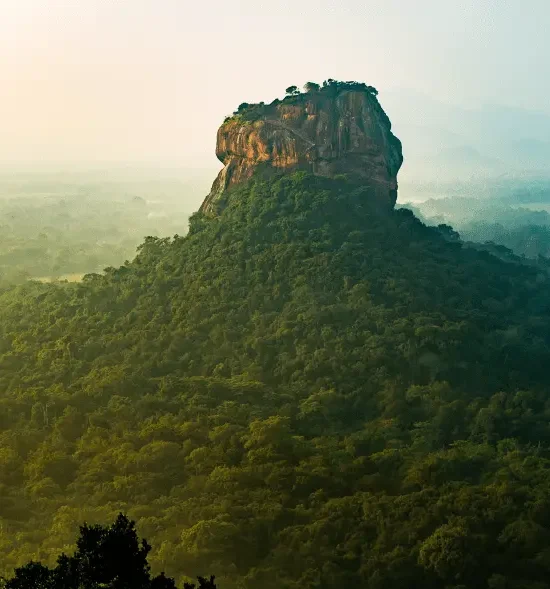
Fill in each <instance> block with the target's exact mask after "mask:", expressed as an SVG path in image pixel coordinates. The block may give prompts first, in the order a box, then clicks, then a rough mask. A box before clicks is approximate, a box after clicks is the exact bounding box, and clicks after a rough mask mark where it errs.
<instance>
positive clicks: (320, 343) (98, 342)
mask: <svg viewBox="0 0 550 589" xmlns="http://www.w3.org/2000/svg"><path fill="white" fill-rule="evenodd" d="M366 190H367V189H365V188H361V187H357V186H356V185H354V184H350V183H348V182H346V181H345V180H344V179H328V178H320V177H315V176H311V175H308V174H306V173H303V172H299V173H295V174H293V175H288V176H283V177H280V178H278V179H277V178H276V179H273V180H271V181H260V180H255V179H253V180H252V181H250V182H249V183H247V184H246V185H243V186H240V187H238V188H235V189H234V190H233V192H232V193H231V198H230V199H228V205H227V207H226V208H225V209H224V210H223V211H222V212H221V213H220V215H219V216H217V217H213V218H211V217H205V216H204V215H202V214H200V213H199V214H196V215H195V216H194V217H192V218H191V223H190V231H189V234H188V235H187V236H185V237H175V238H174V239H157V238H149V239H147V240H146V241H145V242H144V243H143V245H142V246H141V248H140V251H139V254H138V256H137V258H136V259H135V260H134V261H133V262H131V263H128V264H126V265H124V266H122V267H121V268H118V269H114V268H111V269H109V270H108V271H107V272H106V274H105V275H104V276H100V275H89V276H87V277H86V278H85V279H84V280H83V282H82V283H80V284H73V285H70V284H69V285H44V284H37V283H31V284H28V285H23V286H18V287H14V288H11V289H5V290H4V291H2V293H1V295H0V391H1V393H0V522H1V524H2V525H1V526H0V561H1V562H2V565H3V566H4V567H5V569H9V568H10V567H12V566H14V565H15V564H21V563H23V562H26V561H27V560H29V558H31V557H34V558H39V559H42V560H44V561H48V560H51V559H52V558H53V556H54V555H57V553H58V552H59V550H60V549H63V548H64V547H66V546H68V545H69V543H70V542H71V539H72V538H73V537H74V535H75V529H76V526H77V524H78V523H80V522H81V521H107V520H109V519H112V518H113V517H114V516H115V515H116V514H117V513H118V512H119V511H123V512H126V513H128V515H129V516H130V517H131V518H133V519H135V520H136V521H137V525H138V529H139V530H140V533H142V534H143V535H144V536H145V537H147V538H148V540H149V541H150V542H151V544H152V545H153V546H155V550H154V552H153V553H152V554H151V559H150V560H151V563H152V564H153V567H154V569H155V570H165V571H166V572H167V574H170V575H176V576H178V577H180V578H185V577H190V576H193V575H195V574H196V573H200V572H204V573H209V574H210V573H213V574H216V576H217V578H219V581H220V586H221V587H223V588H224V589H237V588H239V589H242V588H249V589H256V588H257V587H262V588H265V589H275V588H276V589H282V588H289V589H290V588H292V589H298V588H302V587H312V588H313V587H316V588H319V589H320V588H324V589H333V588H334V589H336V588H338V587H342V586H346V585H349V586H358V587H369V588H371V587H372V588H375V587H376V588H388V589H390V588H391V589H396V588H403V589H404V588H406V587H407V588H408V587H411V586H423V587H459V586H467V587H469V588H477V587H480V588H481V587H484V588H485V587H517V588H519V587H527V586H529V587H544V586H546V585H545V583H546V580H547V578H548V574H549V572H550V499H549V497H550V494H549V491H550V448H549V444H550V425H549V423H550V419H549V417H550V403H549V396H548V393H549V381H548V375H547V366H548V362H549V360H550V347H549V344H550V315H549V305H550V298H549V294H550V290H549V278H548V269H549V268H548V266H545V265H543V263H542V262H541V263H539V264H533V265H526V264H523V263H521V261H520V260H519V259H518V260H512V261H509V262H504V261H502V260H499V259H498V258H496V257H493V256H491V255H490V254H488V253H485V252H479V251H476V250H474V249H469V248H464V247H463V246H462V245H461V244H460V243H457V242H453V241H452V240H448V239H445V237H444V236H443V235H442V234H441V233H440V232H439V231H438V230H437V229H434V228H428V227H426V226H424V225H423V224H422V223H420V222H419V221H418V220H417V219H416V218H415V217H414V216H413V215H412V213H411V212H410V211H406V210H396V211H392V212H390V213H388V212H386V213H381V212H377V211H376V210H374V209H372V208H371V207H370V206H369V205H368V202H369V195H368V194H367V193H366V192H365V191H366Z"/></svg>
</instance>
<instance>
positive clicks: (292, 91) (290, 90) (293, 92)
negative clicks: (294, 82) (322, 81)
mask: <svg viewBox="0 0 550 589" xmlns="http://www.w3.org/2000/svg"><path fill="white" fill-rule="evenodd" d="M285 92H286V93H287V94H288V96H296V95H297V94H300V90H298V86H289V87H288V88H287V89H286V90H285Z"/></svg>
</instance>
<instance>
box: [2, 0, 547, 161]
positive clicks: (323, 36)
mask: <svg viewBox="0 0 550 589" xmlns="http://www.w3.org/2000/svg"><path fill="white" fill-rule="evenodd" d="M549 19H550V4H548V2H546V0H528V1H527V2H525V1H520V0H481V1H480V0H475V1H473V0H467V1H462V2H455V1H454V0H443V1H441V0H417V1H416V2H409V1H405V0H339V1H338V2H336V1H333V0H293V1H288V0H282V1H280V2H265V1H262V0H235V1H233V2H226V1H225V0H204V1H202V2H191V1H189V0H131V1H130V0H74V1H58V0H17V2H15V1H8V2H4V3H3V6H2V13H1V18H0V60H1V61H0V71H1V72H2V81H1V83H2V99H1V106H2V108H1V110H0V113H1V114H0V128H1V133H2V141H1V144H0V160H1V161H2V164H3V165H11V164H23V165H27V164H30V165H39V164H48V163H50V162H53V163H61V162H64V163H84V164H93V163H104V162H107V163H108V162H113V163H114V162H144V163H148V164H151V165H175V166H182V167H193V166H198V167H215V166H216V165H217V162H216V159H215V156H214V145H215V131H216V128H217V126H218V125H219V123H220V121H221V120H222V119H223V117H224V116H225V115H226V114H228V113H230V112H231V111H232V110H233V109H234V108H235V107H236V106H237V105H238V104H239V103H240V102H242V101H245V100H246V101H259V100H266V101H267V100H271V99H273V98H275V97H277V96H279V97H280V96H282V95H283V94H284V89H285V88H286V87H287V86H288V85H290V84H298V85H302V84H303V83H304V82H306V81H308V80H314V81H322V80H323V79H326V78H328V77H333V78H337V79H345V80H347V79H357V80H364V81H367V82H368V83H370V84H373V85H375V86H376V87H377V88H378V89H379V90H380V98H381V102H382V104H384V94H385V93H387V94H388V101H387V110H388V113H389V115H390V117H391V118H392V119H393V120H394V125H395V126H396V129H397V132H399V124H406V123H407V120H406V119H407V108H406V106H407V105H406V104H402V105H401V106H400V109H399V112H396V113H395V116H393V117H392V111H391V104H392V102H391V100H390V98H389V97H390V94H391V92H392V91H393V92H395V90H396V89H409V90H414V91H417V92H421V93H422V94H426V95H428V96H430V98H431V99H434V100H438V101H441V102H443V103H447V104H452V105H457V106H463V107H467V108H477V107H480V106H482V105H483V104H486V103H489V104H499V105H505V106H511V107H520V108H523V109H529V110H533V111H543V112H546V113H547V114H550V106H549V103H548V100H547V96H548V93H549V91H550V82H549V80H550V61H549V60H548V55H549V54H550V38H549V37H548V35H547V34H546V33H545V28H546V26H547V23H548V21H549ZM527 66H529V67H527ZM394 102H395V101H394ZM413 114H414V113H413V112H411V116H413ZM405 151H406V148H405Z"/></svg>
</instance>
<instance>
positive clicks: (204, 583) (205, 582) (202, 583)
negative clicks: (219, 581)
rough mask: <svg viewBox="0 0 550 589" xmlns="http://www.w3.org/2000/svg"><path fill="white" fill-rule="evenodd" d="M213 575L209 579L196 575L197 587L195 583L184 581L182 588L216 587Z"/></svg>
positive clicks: (211, 588)
mask: <svg viewBox="0 0 550 589" xmlns="http://www.w3.org/2000/svg"><path fill="white" fill-rule="evenodd" d="M214 578H215V577H213V576H212V577H210V579H205V578H204V577H198V579H197V580H198V582H199V586H198V587H197V586H196V585H195V583H184V584H183V589H216V585H215V583H214Z"/></svg>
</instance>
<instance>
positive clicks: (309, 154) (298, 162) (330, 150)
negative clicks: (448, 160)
mask: <svg viewBox="0 0 550 589" xmlns="http://www.w3.org/2000/svg"><path fill="white" fill-rule="evenodd" d="M216 155H217V156H218V159H219V160H220V161H221V162H222V163H223V164H224V168H223V169H222V170H221V171H220V173H219V175H218V177H217V178H216V180H215V182H214V184H213V186H212V190H211V192H210V194H209V195H208V196H207V197H206V199H205V200H204V202H203V204H202V207H201V210H202V211H203V212H206V213H215V212H216V211H217V210H218V209H219V206H220V205H221V203H222V202H223V196H224V193H225V192H226V191H227V190H228V189H230V188H231V187H233V186H235V185H237V184H240V183H242V182H245V181H246V180H248V179H249V178H250V177H251V176H252V175H253V174H254V173H255V172H257V171H259V170H261V173H266V172H267V173H269V172H270V171H271V172H277V171H278V172H284V171H294V170H307V171H309V172H312V173H314V174H318V175H321V176H329V177H332V176H336V175H338V174H345V175H346V176H347V177H348V178H349V179H351V180H353V181H357V182H358V183H361V184H363V185H368V186H369V187H371V188H372V190H371V191H369V192H370V193H371V194H372V198H373V199H374V200H375V201H376V202H377V204H380V205H382V206H384V207H387V208H392V207H393V206H394V205H395V201H396V198H397V172H398V171H399V168H400V167H401V164H402V162H403V156H402V151H401V142H400V141H399V139H397V137H395V136H394V135H393V133H392V132H391V123H390V121H389V119H388V117H387V116H386V114H385V113H384V111H383V110H382V107H381V106H380V104H379V102H378V100H377V98H376V96H374V95H373V94H372V93H370V92H368V91H366V90H361V89H351V90H349V89H344V90H339V91H332V92H331V91H328V90H322V91H320V92H310V93H307V94H301V95H299V96H295V97H292V98H290V99H286V100H284V101H282V102H280V101H275V102H274V103H272V104H271V105H267V106H261V107H258V106H257V105H255V106H254V110H253V112H252V113H251V112H250V110H248V112H247V110H246V109H245V110H244V112H243V113H242V114H237V115H235V116H233V117H231V118H229V119H227V120H226V121H225V122H224V124H223V125H222V126H221V127H220V129H219V130H218V136H217V145H216Z"/></svg>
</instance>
